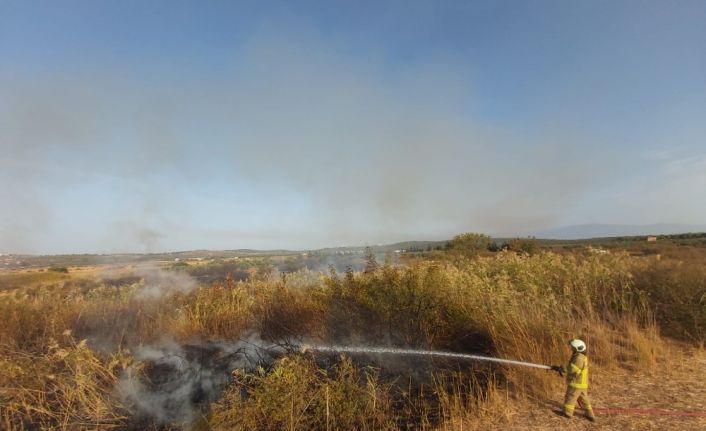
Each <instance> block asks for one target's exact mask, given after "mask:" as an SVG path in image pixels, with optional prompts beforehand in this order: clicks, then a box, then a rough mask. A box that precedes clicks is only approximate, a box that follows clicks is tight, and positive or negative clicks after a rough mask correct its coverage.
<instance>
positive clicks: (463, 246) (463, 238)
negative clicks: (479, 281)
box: [446, 233, 491, 256]
mask: <svg viewBox="0 0 706 431" xmlns="http://www.w3.org/2000/svg"><path fill="white" fill-rule="evenodd" d="M490 244H491V239H490V237H489V236H488V235H483V234H481V233H463V234H460V235H456V236H455V237H453V239H452V240H451V241H449V243H448V244H447V245H446V248H447V250H449V251H450V252H453V253H457V254H461V255H465V256H475V255H477V254H478V253H480V252H482V251H486V250H488V249H489V247H490Z"/></svg>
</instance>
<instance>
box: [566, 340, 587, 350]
mask: <svg viewBox="0 0 706 431" xmlns="http://www.w3.org/2000/svg"><path fill="white" fill-rule="evenodd" d="M569 344H571V347H572V348H573V349H574V350H576V351H577V352H579V353H581V352H585V351H586V343H584V342H583V341H581V340H579V339H578V338H576V339H573V340H571V341H570V342H569Z"/></svg>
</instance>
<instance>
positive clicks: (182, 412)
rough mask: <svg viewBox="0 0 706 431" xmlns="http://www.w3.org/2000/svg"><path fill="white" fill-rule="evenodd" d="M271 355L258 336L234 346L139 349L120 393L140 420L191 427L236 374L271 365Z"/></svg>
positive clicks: (167, 342)
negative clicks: (260, 365)
mask: <svg viewBox="0 0 706 431" xmlns="http://www.w3.org/2000/svg"><path fill="white" fill-rule="evenodd" d="M270 351H271V350H269V349H268V345H267V343H265V342H263V341H262V340H261V339H260V337H259V336H258V335H257V334H251V335H249V336H248V337H246V338H243V339H241V340H238V341H236V342H204V343H193V344H179V343H177V342H176V341H174V340H172V339H164V340H162V341H160V342H159V343H156V344H153V345H147V346H140V347H138V348H137V349H135V351H134V358H135V363H134V364H133V365H131V366H130V367H129V368H127V369H126V370H125V372H124V373H123V374H122V375H121V377H120V380H119V382H118V385H117V393H118V396H119V397H120V398H121V399H122V400H123V401H125V402H127V403H128V405H130V406H131V407H132V409H133V410H134V412H135V413H137V414H138V415H140V416H143V417H145V418H149V419H152V420H154V421H156V422H158V423H163V424H167V423H170V424H183V425H187V426H188V424H189V423H191V422H192V421H193V420H194V419H196V418H198V415H199V413H200V411H201V408H202V407H204V406H206V405H207V404H208V403H209V402H211V401H213V400H215V399H217V398H218V397H219V396H220V393H221V391H222V389H223V387H224V386H225V384H226V383H227V382H228V380H229V378H230V376H231V373H232V371H234V370H236V369H248V370H249V369H251V368H253V367H254V366H256V365H258V364H260V363H262V362H266V361H269V360H270V357H269V354H268V352H270Z"/></svg>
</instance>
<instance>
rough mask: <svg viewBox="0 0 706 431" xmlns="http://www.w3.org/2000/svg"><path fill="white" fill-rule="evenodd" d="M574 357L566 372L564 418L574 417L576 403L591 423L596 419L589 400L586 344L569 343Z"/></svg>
mask: <svg viewBox="0 0 706 431" xmlns="http://www.w3.org/2000/svg"><path fill="white" fill-rule="evenodd" d="M569 345H570V346H571V350H572V355H571V359H570V360H569V366H568V367H567V368H565V369H564V370H563V371H565V372H566V396H565V397H564V416H566V417H567V418H571V417H573V416H574V409H575V408H576V402H577V401H578V403H579V405H580V406H581V407H583V409H584V411H585V412H586V418H588V420H590V421H591V422H593V421H595V420H596V418H595V416H594V415H593V409H592V408H591V401H590V399H589V398H588V357H587V356H586V343H584V342H583V341H581V340H579V339H574V340H571V341H570V342H569Z"/></svg>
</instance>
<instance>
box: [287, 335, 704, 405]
mask: <svg viewBox="0 0 706 431" xmlns="http://www.w3.org/2000/svg"><path fill="white" fill-rule="evenodd" d="M300 350H301V351H302V352H306V351H317V352H328V353H353V354H393V355H409V356H427V357H440V358H451V359H462V360H472V361H486V362H495V363H500V364H507V365H517V366H524V367H532V368H539V369H543V370H551V371H556V372H557V373H559V375H561V376H562V377H563V376H564V372H565V371H564V368H563V367H562V366H560V365H543V364H535V363H532V362H524V361H517V360H513V359H501V358H493V357H489V356H479V355H470V354H465V353H455V352H441V351H435V350H414V349H396V348H388V347H357V346H340V345H332V346H323V345H302V346H300ZM593 411H594V412H595V413H598V414H602V415H620V414H636V415H648V416H682V417H706V412H695V411H678V410H667V409H660V408H641V407H594V408H593Z"/></svg>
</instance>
